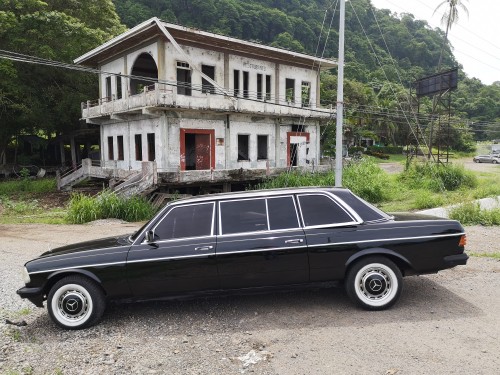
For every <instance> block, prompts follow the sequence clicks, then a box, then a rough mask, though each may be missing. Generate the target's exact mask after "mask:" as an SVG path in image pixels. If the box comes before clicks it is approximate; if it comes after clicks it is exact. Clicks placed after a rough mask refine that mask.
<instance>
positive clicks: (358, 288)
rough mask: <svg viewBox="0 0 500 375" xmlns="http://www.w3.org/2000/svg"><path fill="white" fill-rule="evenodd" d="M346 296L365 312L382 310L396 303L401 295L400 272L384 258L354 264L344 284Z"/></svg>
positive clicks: (373, 258) (377, 257)
mask: <svg viewBox="0 0 500 375" xmlns="http://www.w3.org/2000/svg"><path fill="white" fill-rule="evenodd" d="M345 287H346V291H347V295H348V296H349V298H350V299H351V300H352V301H353V302H354V303H356V304H357V305H359V306H361V307H363V308H364V309H366V310H383V309H387V308H389V307H391V306H392V305H394V304H395V303H396V301H397V300H398V299H399V296H400V295H401V290H402V287H403V277H402V275H401V271H400V269H399V268H398V266H396V264H394V262H392V261H391V260H389V259H387V258H385V257H380V256H376V257H367V258H363V259H361V260H359V261H358V262H356V263H355V264H354V265H353V266H352V268H351V269H350V270H349V272H348V274H347V278H346V282H345Z"/></svg>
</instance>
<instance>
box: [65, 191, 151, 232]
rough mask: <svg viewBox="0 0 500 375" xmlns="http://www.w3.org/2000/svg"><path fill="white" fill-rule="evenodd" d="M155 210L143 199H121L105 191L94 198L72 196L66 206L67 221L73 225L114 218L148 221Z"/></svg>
mask: <svg viewBox="0 0 500 375" xmlns="http://www.w3.org/2000/svg"><path fill="white" fill-rule="evenodd" d="M154 213H155V208H154V207H153V206H152V205H151V203H149V202H148V201H147V200H146V199H144V198H143V197H138V196H133V197H130V198H123V197H120V196H118V195H116V194H115V193H113V192H111V191H108V190H105V191H103V192H102V193H100V194H98V195H96V196H95V197H89V196H86V195H83V194H78V193H77V194H74V195H73V196H72V197H71V200H70V202H69V204H68V211H67V216H66V218H67V220H68V222H70V223H73V224H82V223H88V222H90V221H93V220H98V219H107V218H116V219H122V220H125V221H144V220H149V219H150V218H151V217H152V216H153V215H154Z"/></svg>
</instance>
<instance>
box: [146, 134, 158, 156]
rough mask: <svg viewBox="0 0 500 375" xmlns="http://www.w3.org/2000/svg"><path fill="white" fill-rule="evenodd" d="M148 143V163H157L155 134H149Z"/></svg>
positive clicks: (147, 135)
mask: <svg viewBox="0 0 500 375" xmlns="http://www.w3.org/2000/svg"><path fill="white" fill-rule="evenodd" d="M146 141H147V143H148V161H155V160H156V144H155V133H147V134H146Z"/></svg>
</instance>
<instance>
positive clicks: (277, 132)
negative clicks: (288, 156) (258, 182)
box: [274, 120, 281, 168]
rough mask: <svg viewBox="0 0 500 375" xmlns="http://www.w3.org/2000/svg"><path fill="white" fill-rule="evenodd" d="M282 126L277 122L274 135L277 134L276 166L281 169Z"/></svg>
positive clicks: (275, 145)
mask: <svg viewBox="0 0 500 375" xmlns="http://www.w3.org/2000/svg"><path fill="white" fill-rule="evenodd" d="M280 132H281V126H280V123H279V120H275V123H274V133H275V138H274V159H275V162H274V166H275V167H276V168H278V167H281V165H280V150H281V133H280Z"/></svg>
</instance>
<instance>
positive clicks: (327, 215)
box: [299, 194, 353, 227]
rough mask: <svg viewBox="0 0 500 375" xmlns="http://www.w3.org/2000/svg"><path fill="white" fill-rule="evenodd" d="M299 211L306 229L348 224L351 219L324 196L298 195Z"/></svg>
mask: <svg viewBox="0 0 500 375" xmlns="http://www.w3.org/2000/svg"><path fill="white" fill-rule="evenodd" d="M299 203H300V210H301V212H302V219H303V220H304V225H305V226H306V227H310V226H315V225H329V224H341V223H349V222H352V221H353V218H352V217H351V216H350V215H349V214H348V213H347V212H345V211H344V209H343V208H342V207H340V206H339V205H338V204H337V203H336V202H334V201H333V200H332V199H331V198H329V197H327V196H326V195H320V194H308V195H299Z"/></svg>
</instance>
